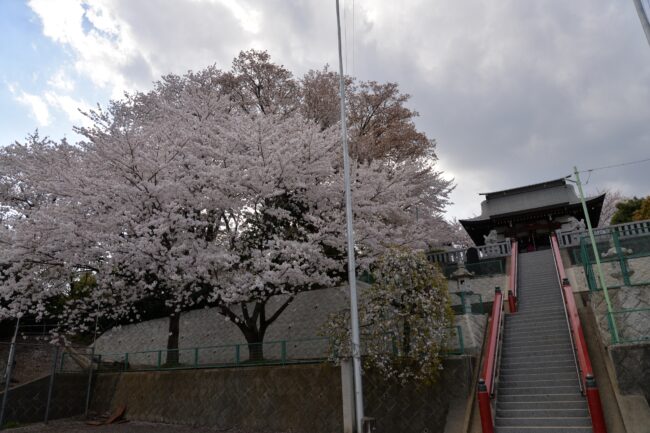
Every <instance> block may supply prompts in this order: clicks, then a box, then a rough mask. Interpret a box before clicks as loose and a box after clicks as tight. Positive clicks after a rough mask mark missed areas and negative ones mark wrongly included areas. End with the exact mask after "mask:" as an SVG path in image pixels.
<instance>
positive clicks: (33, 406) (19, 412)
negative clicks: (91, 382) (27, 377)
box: [0, 373, 88, 424]
mask: <svg viewBox="0 0 650 433" xmlns="http://www.w3.org/2000/svg"><path fill="white" fill-rule="evenodd" d="M49 385H50V376H45V377H41V378H40V379H36V380H34V381H32V382H28V383H25V384H23V385H20V386H16V387H14V388H11V389H10V390H9V394H8V396H7V408H6V413H5V423H7V422H12V421H13V422H18V423H21V424H24V423H32V422H42V421H43V420H44V418H45V407H46V404H47V394H48V389H49ZM87 385H88V375H87V374H80V373H62V374H57V375H56V377H55V378H54V386H53V388H52V400H51V402H50V410H49V419H51V420H53V419H58V418H69V417H71V416H77V415H82V414H83V413H84V410H85V407H86V392H87ZM3 394H4V393H0V399H2V395H3Z"/></svg>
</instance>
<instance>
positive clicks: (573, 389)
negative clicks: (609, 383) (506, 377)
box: [499, 383, 580, 396]
mask: <svg viewBox="0 0 650 433" xmlns="http://www.w3.org/2000/svg"><path fill="white" fill-rule="evenodd" d="M576 393H580V387H579V386H578V384H577V383H576V384H575V385H569V386H522V387H513V386H509V387H502V386H501V385H499V396H506V395H535V394H542V395H544V394H576Z"/></svg>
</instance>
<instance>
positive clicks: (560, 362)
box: [501, 355, 575, 370]
mask: <svg viewBox="0 0 650 433" xmlns="http://www.w3.org/2000/svg"><path fill="white" fill-rule="evenodd" d="M574 365H575V359H574V358H573V355H569V356H564V357H561V358H555V359H548V360H546V359H543V360H540V359H534V358H532V359H528V360H512V361H511V360H505V359H502V360H501V368H507V369H510V370H519V369H527V368H538V367H544V366H546V367H569V366H571V367H573V366H574Z"/></svg>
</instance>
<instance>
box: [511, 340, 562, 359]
mask: <svg viewBox="0 0 650 433" xmlns="http://www.w3.org/2000/svg"><path fill="white" fill-rule="evenodd" d="M572 350H573V349H572V348H571V345H570V344H569V343H564V344H554V345H551V346H515V347H512V346H509V347H503V348H502V353H503V355H504V356H505V355H506V354H507V355H508V356H510V355H525V354H530V355H548V354H554V353H560V352H565V351H569V352H571V351H572Z"/></svg>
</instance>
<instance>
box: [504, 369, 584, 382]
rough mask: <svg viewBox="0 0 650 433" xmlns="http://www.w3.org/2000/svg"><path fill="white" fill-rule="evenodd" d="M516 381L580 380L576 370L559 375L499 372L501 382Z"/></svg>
mask: <svg viewBox="0 0 650 433" xmlns="http://www.w3.org/2000/svg"><path fill="white" fill-rule="evenodd" d="M515 380H523V381H525V380H532V381H537V380H539V381H543V380H578V373H577V372H576V370H575V369H573V370H569V369H567V371H563V372H559V373H537V374H530V373H513V372H512V371H507V370H505V371H500V372H499V381H508V382H509V381H515Z"/></svg>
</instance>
